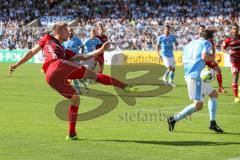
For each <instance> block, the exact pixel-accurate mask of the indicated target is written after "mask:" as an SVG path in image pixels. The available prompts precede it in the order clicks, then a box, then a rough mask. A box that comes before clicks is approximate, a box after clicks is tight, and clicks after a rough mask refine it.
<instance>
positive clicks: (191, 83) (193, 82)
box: [185, 77, 213, 102]
mask: <svg viewBox="0 0 240 160" xmlns="http://www.w3.org/2000/svg"><path fill="white" fill-rule="evenodd" d="M185 81H186V83H187V88H188V95H189V98H190V100H194V101H195V102H203V101H204V96H205V95H209V94H210V93H211V92H212V91H213V87H212V85H211V84H210V83H206V82H203V81H202V80H200V79H192V78H188V77H185Z"/></svg>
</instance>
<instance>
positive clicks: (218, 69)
mask: <svg viewBox="0 0 240 160" xmlns="http://www.w3.org/2000/svg"><path fill="white" fill-rule="evenodd" d="M214 70H215V71H216V72H217V73H218V74H221V69H220V68H219V67H218V66H217V67H215V68H214Z"/></svg>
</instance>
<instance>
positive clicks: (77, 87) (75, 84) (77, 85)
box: [73, 79, 81, 92]
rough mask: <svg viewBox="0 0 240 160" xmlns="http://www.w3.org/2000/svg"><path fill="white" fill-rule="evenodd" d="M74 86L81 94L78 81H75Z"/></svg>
mask: <svg viewBox="0 0 240 160" xmlns="http://www.w3.org/2000/svg"><path fill="white" fill-rule="evenodd" d="M73 85H74V87H75V88H76V89H77V91H78V92H81V88H80V84H79V82H78V80H77V79H75V80H73Z"/></svg>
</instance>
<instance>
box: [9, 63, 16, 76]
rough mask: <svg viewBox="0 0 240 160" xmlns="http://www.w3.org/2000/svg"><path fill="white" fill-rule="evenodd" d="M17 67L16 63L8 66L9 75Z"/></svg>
mask: <svg viewBox="0 0 240 160" xmlns="http://www.w3.org/2000/svg"><path fill="white" fill-rule="evenodd" d="M17 67H18V64H14V65H11V66H9V74H10V75H11V74H12V73H13V72H14V71H15V70H16V69H17Z"/></svg>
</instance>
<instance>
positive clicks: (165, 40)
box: [157, 34, 176, 57]
mask: <svg viewBox="0 0 240 160" xmlns="http://www.w3.org/2000/svg"><path fill="white" fill-rule="evenodd" d="M175 42H176V38H175V36H174V35H172V34H170V35H169V36H168V37H166V36H165V35H161V36H159V37H158V38H157V45H158V46H160V47H161V55H162V56H165V57H173V43H175Z"/></svg>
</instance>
